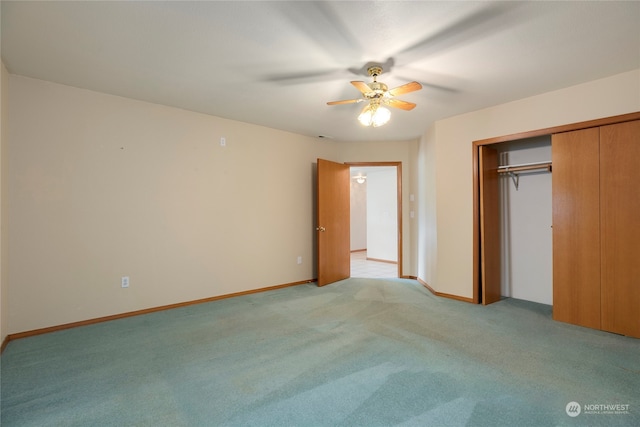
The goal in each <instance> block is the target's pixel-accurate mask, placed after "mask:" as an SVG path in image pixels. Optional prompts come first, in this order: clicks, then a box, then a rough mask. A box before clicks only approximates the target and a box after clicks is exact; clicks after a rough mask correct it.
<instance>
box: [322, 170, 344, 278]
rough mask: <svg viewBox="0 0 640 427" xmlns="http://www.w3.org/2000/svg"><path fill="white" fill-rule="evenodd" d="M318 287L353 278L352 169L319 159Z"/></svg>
mask: <svg viewBox="0 0 640 427" xmlns="http://www.w3.org/2000/svg"><path fill="white" fill-rule="evenodd" d="M317 171H318V177H317V183H318V191H317V195H318V203H317V209H318V212H317V213H318V226H317V232H318V286H324V285H328V284H329V283H333V282H337V281H338V280H342V279H346V278H348V277H349V276H350V275H351V246H350V239H351V233H350V225H351V219H350V209H351V199H350V194H349V192H350V172H349V171H350V167H349V166H348V165H344V164H342V163H334V162H330V161H328V160H323V159H318V169H317Z"/></svg>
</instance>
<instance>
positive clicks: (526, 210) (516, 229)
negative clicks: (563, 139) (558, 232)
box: [495, 135, 553, 305]
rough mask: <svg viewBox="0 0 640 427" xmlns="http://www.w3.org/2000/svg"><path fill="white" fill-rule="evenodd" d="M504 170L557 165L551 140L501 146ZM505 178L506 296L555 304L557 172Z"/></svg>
mask: <svg viewBox="0 0 640 427" xmlns="http://www.w3.org/2000/svg"><path fill="white" fill-rule="evenodd" d="M495 148H496V149H497V151H498V160H499V164H500V166H507V165H520V164H528V163H538V162H546V161H550V160H551V136H550V135H545V136H540V137H534V138H527V139H521V140H517V141H510V142H504V143H500V144H496V145H495ZM518 175H519V179H518V187H517V189H516V185H515V183H514V179H513V176H512V175H511V174H509V173H502V174H500V178H499V184H500V190H499V200H500V207H499V210H500V246H501V262H500V265H501V294H502V296H504V297H511V298H517V299H522V300H526V301H533V302H537V303H542V304H548V305H552V304H553V265H552V243H553V238H552V237H553V235H552V228H551V224H552V212H553V211H552V192H551V179H552V173H550V172H549V171H547V170H546V169H540V170H532V171H523V172H519V173H518Z"/></svg>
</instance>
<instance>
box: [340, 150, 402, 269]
mask: <svg viewBox="0 0 640 427" xmlns="http://www.w3.org/2000/svg"><path fill="white" fill-rule="evenodd" d="M347 165H349V166H350V176H351V182H350V198H351V210H350V220H351V235H350V241H351V244H350V248H351V277H362V278H397V277H402V271H401V265H402V238H401V236H402V227H401V218H402V211H401V206H402V203H401V195H402V192H401V182H402V175H401V163H400V162H384V163H347Z"/></svg>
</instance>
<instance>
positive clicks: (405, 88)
mask: <svg viewBox="0 0 640 427" xmlns="http://www.w3.org/2000/svg"><path fill="white" fill-rule="evenodd" d="M420 89H422V85H421V84H420V83H418V82H411V83H407V84H406V85H402V86H398V87H396V88H393V89H391V90H389V92H388V93H389V95H391V96H397V95H402V94H403V93H409V92H414V91H416V90H420Z"/></svg>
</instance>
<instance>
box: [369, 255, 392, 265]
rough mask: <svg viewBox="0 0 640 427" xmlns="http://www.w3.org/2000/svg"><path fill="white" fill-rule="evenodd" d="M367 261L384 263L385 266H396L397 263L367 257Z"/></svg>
mask: <svg viewBox="0 0 640 427" xmlns="http://www.w3.org/2000/svg"><path fill="white" fill-rule="evenodd" d="M367 261H375V262H386V263H387V264H395V265H398V262H397V261H389V260H388V259H378V258H369V257H367Z"/></svg>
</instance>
